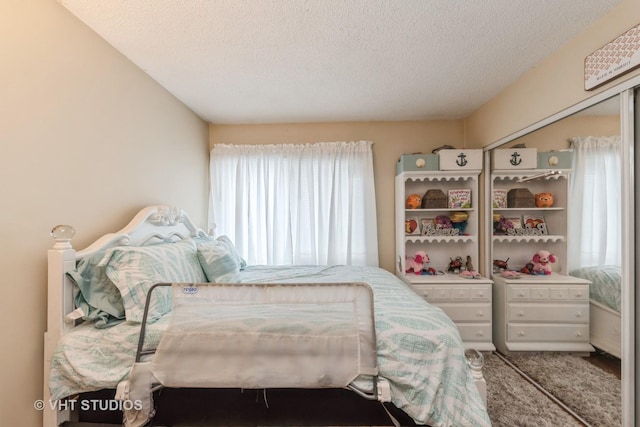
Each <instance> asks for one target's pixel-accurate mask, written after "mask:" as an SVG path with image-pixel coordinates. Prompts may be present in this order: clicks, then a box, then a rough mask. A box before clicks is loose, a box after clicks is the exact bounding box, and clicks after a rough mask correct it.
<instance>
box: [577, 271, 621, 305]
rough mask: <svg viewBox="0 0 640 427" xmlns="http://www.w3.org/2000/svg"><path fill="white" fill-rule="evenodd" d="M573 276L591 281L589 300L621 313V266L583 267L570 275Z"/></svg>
mask: <svg viewBox="0 0 640 427" xmlns="http://www.w3.org/2000/svg"><path fill="white" fill-rule="evenodd" d="M569 274H570V275H571V276H574V277H579V278H581V279H585V280H589V281H590V282H591V286H590V287H589V298H591V299H592V300H594V301H596V302H599V303H600V304H602V305H604V306H606V307H609V308H610V309H612V310H615V311H617V312H618V313H620V299H621V292H622V291H621V286H620V284H621V267H620V266H619V265H597V266H591V267H581V268H578V269H576V270H573V271H571V272H570V273H569Z"/></svg>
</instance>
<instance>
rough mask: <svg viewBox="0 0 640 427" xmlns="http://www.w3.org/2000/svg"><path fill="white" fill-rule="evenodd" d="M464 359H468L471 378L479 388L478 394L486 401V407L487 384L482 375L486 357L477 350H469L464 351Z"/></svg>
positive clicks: (485, 403)
mask: <svg viewBox="0 0 640 427" xmlns="http://www.w3.org/2000/svg"><path fill="white" fill-rule="evenodd" d="M464 357H465V358H466V359H467V364H468V365H469V368H470V369H471V376H472V377H473V380H474V381H475V383H476V387H478V392H479V393H480V396H481V397H482V400H484V406H485V408H486V406H487V383H486V381H485V379H484V376H483V375H482V368H483V367H484V356H483V355H482V353H481V352H480V351H478V350H476V349H475V348H469V349H466V350H465V351H464Z"/></svg>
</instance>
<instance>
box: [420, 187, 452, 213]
mask: <svg viewBox="0 0 640 427" xmlns="http://www.w3.org/2000/svg"><path fill="white" fill-rule="evenodd" d="M447 203H448V201H447V196H446V194H444V192H443V191H442V190H427V192H426V193H425V194H424V197H423V198H422V209H446V208H447Z"/></svg>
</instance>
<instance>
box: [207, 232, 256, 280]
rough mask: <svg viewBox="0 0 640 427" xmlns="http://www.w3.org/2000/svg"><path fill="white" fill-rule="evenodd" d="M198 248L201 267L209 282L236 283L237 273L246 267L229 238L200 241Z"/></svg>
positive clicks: (221, 237)
mask: <svg viewBox="0 0 640 427" xmlns="http://www.w3.org/2000/svg"><path fill="white" fill-rule="evenodd" d="M197 247H198V259H199V260H200V265H201V266H202V269H203V270H204V272H205V274H206V275H207V279H208V280H209V282H216V283H223V282H235V281H237V277H236V275H237V273H238V272H239V271H240V270H241V269H242V268H244V266H246V262H244V260H243V259H242V258H241V257H240V256H239V255H238V253H237V252H236V249H235V247H234V246H233V243H231V240H229V238H228V237H227V236H220V237H218V238H217V239H215V240H214V239H211V240H200V241H198V243H197Z"/></svg>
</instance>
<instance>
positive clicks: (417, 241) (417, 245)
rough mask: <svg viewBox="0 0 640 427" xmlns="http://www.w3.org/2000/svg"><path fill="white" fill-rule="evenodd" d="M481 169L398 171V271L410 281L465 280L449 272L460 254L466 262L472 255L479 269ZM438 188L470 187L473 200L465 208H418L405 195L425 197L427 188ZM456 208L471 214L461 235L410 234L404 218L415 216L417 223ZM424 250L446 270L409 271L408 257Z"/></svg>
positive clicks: (433, 264) (434, 263) (432, 262)
mask: <svg viewBox="0 0 640 427" xmlns="http://www.w3.org/2000/svg"><path fill="white" fill-rule="evenodd" d="M479 174H480V171H467V172H459V171H424V172H401V173H399V174H398V175H396V273H397V275H398V276H399V277H400V278H402V279H403V280H404V281H405V282H407V283H443V282H465V283H468V282H469V279H465V278H461V277H460V276H459V275H458V274H452V273H449V272H448V271H447V270H448V267H449V262H450V261H451V259H455V258H456V257H458V256H460V257H461V258H462V261H463V265H464V264H465V263H466V260H467V256H469V257H470V258H471V261H472V263H473V265H474V268H475V270H478V269H479V265H478V263H479V260H478V242H479V240H478V229H479V228H478V211H479V208H480V206H479V197H478V196H479V195H478V175H479ZM431 189H437V190H442V192H443V193H444V194H445V195H447V194H448V191H449V190H459V189H468V190H470V191H471V203H470V206H469V207H464V208H449V207H448V206H447V207H444V208H417V209H407V207H406V204H405V202H406V199H407V197H408V196H409V195H411V194H418V195H420V196H422V197H424V195H425V194H426V192H427V191H428V190H431ZM455 212H465V213H466V214H468V219H467V222H466V226H465V228H464V230H463V232H462V234H459V235H453V236H452V235H424V234H422V229H420V234H407V232H406V228H405V224H406V223H405V221H406V220H407V219H410V218H415V219H417V221H418V224H421V221H422V220H423V219H425V220H429V221H430V220H433V219H435V218H436V217H438V216H439V215H443V216H447V217H449V216H451V215H452V214H453V213H455ZM418 251H423V252H425V253H426V254H427V255H428V256H429V260H430V262H429V263H428V265H427V267H431V268H433V269H435V270H436V271H438V272H443V273H444V274H436V275H417V274H414V273H413V272H410V273H406V270H407V263H406V257H413V256H415V254H416V252H418Z"/></svg>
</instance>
